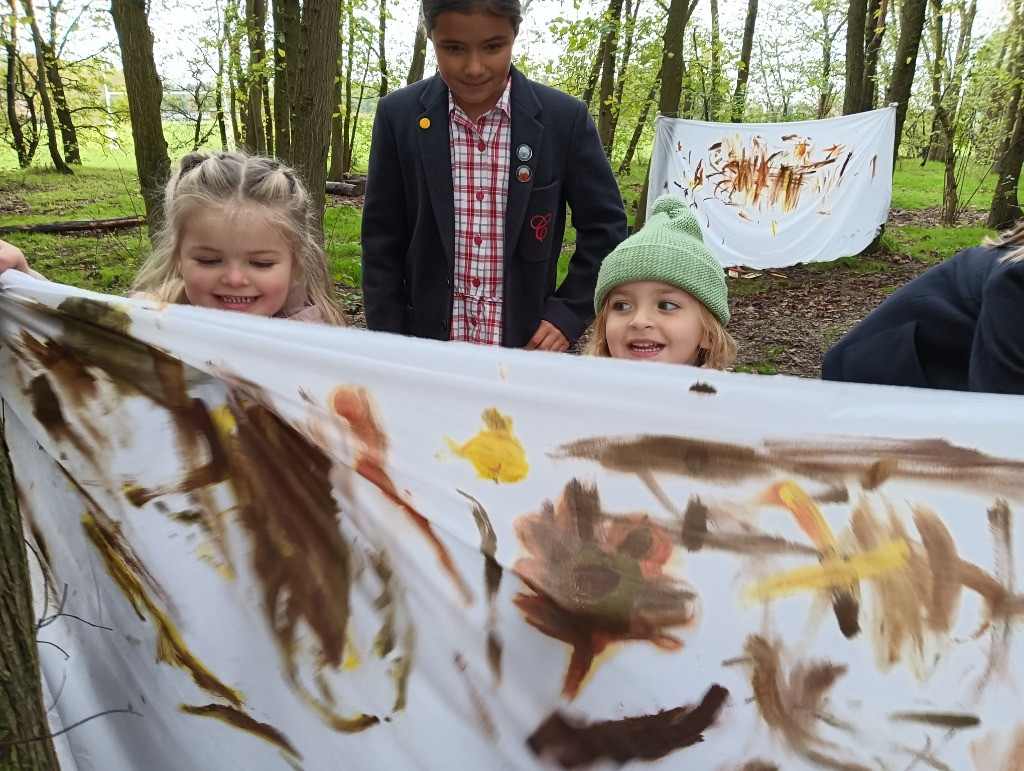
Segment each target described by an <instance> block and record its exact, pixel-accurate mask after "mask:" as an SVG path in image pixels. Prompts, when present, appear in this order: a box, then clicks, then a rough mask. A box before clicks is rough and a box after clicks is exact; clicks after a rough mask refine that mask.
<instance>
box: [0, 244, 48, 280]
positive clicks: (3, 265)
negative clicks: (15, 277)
mask: <svg viewBox="0 0 1024 771" xmlns="http://www.w3.org/2000/svg"><path fill="white" fill-rule="evenodd" d="M5 270H20V271H21V272H22V273H27V274H28V275H30V276H32V278H40V279H42V280H43V281H45V280H46V277H45V276H43V275H41V274H39V273H36V272H35V271H34V270H32V268H30V267H29V266H28V260H26V259H25V255H24V254H22V251H21V249H19V248H18V247H16V246H15V245H14V244H9V243H7V242H6V241H3V240H0V273H3V272H4V271H5Z"/></svg>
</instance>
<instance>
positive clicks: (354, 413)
mask: <svg viewBox="0 0 1024 771" xmlns="http://www.w3.org/2000/svg"><path fill="white" fill-rule="evenodd" d="M328 404H329V406H330V408H331V410H332V411H333V412H334V413H335V414H336V415H338V416H339V417H341V418H343V419H344V420H346V421H347V422H348V424H349V427H350V429H351V430H352V433H353V434H354V435H355V438H356V439H357V440H358V441H359V442H360V443H361V444H362V448H361V450H360V451H359V453H358V456H357V458H356V473H357V474H359V475H360V476H361V477H363V478H364V479H366V480H368V481H369V482H370V483H371V484H373V485H374V486H375V487H376V488H377V489H378V490H380V491H381V493H383V494H384V497H385V498H387V499H388V500H389V501H391V502H392V503H394V504H395V505H396V506H398V507H399V508H400V509H402V510H403V511H404V512H405V513H406V514H407V515H408V516H409V518H410V519H412V521H413V522H414V523H415V524H416V526H417V527H418V528H419V529H420V530H421V531H422V533H423V535H424V537H426V539H427V541H428V542H429V543H430V545H431V547H432V548H433V549H434V553H435V554H436V555H437V559H438V561H439V562H440V563H441V566H442V567H443V568H444V570H445V572H446V573H447V574H448V576H449V577H450V578H451V580H452V582H453V583H454V584H455V587H456V589H457V590H458V591H459V594H460V595H461V597H462V601H463V602H464V603H466V604H467V605H468V604H470V603H471V602H472V601H473V592H472V591H471V590H470V588H469V584H468V583H466V580H465V579H464V578H463V577H462V576H461V575H460V574H459V571H458V569H457V568H456V567H455V562H454V561H453V560H452V557H451V555H450V554H449V553H448V549H447V547H446V546H445V545H444V544H443V543H442V542H441V539H440V538H438V537H437V534H436V533H435V532H434V528H433V526H432V525H431V524H430V522H429V520H427V518H426V517H424V516H423V515H422V514H420V512H419V511H417V510H416V508H415V507H414V506H413V505H412V504H411V503H410V502H409V501H407V500H406V499H405V498H404V497H403V496H402V495H401V494H399V492H398V489H397V488H396V487H395V483H394V482H393V481H392V480H391V477H390V476H388V473H387V472H386V471H385V470H384V469H385V466H386V465H387V454H388V438H387V435H386V434H385V433H384V429H383V427H382V426H381V424H380V420H379V419H378V417H377V414H376V411H375V409H374V406H373V402H372V400H371V397H370V393H369V392H368V391H367V390H366V389H365V388H357V387H355V386H341V387H338V388H335V389H334V391H332V392H331V394H330V396H329V397H328Z"/></svg>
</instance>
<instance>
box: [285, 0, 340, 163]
mask: <svg viewBox="0 0 1024 771" xmlns="http://www.w3.org/2000/svg"><path fill="white" fill-rule="evenodd" d="M272 8H273V13H274V148H275V149H276V150H277V157H278V158H291V157H292V135H293V133H294V131H295V126H294V124H293V118H294V116H295V115H296V113H295V98H296V97H295V90H296V87H297V83H298V77H299V75H298V71H299V66H300V56H299V50H300V46H301V44H302V7H301V5H300V3H299V0H273V5H272ZM339 9H340V4H339ZM339 14H340V10H339ZM331 50H332V51H333V50H334V49H333V48H332V49H331Z"/></svg>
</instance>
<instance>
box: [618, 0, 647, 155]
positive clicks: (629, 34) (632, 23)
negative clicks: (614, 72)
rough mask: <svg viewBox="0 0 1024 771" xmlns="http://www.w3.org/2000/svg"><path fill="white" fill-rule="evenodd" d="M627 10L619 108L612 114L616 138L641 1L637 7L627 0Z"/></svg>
mask: <svg viewBox="0 0 1024 771" xmlns="http://www.w3.org/2000/svg"><path fill="white" fill-rule="evenodd" d="M624 8H625V13H624V16H625V19H626V42H625V44H624V45H623V46H622V61H620V62H619V75H618V78H617V79H616V84H615V96H614V97H613V98H614V100H615V104H616V105H617V106H618V109H616V110H615V111H614V112H613V113H612V136H613V137H614V136H615V130H616V128H617V127H618V125H619V115H621V113H622V110H621V106H622V89H623V88H624V87H625V85H626V68H627V67H628V66H629V59H630V57H631V56H632V55H633V33H634V31H635V30H636V19H637V13H638V12H639V10H640V0H637V2H636V5H633V0H626V4H625V6H624Z"/></svg>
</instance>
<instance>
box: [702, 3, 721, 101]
mask: <svg viewBox="0 0 1024 771" xmlns="http://www.w3.org/2000/svg"><path fill="white" fill-rule="evenodd" d="M718 22H719V19H718V0H711V70H710V72H709V73H708V80H709V81H710V82H709V83H708V100H707V101H705V105H706V107H707V109H706V114H707V118H706V120H718V110H719V104H718V102H719V98H718V90H719V83H720V81H721V80H722V37H721V34H720V31H719V24H718Z"/></svg>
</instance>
